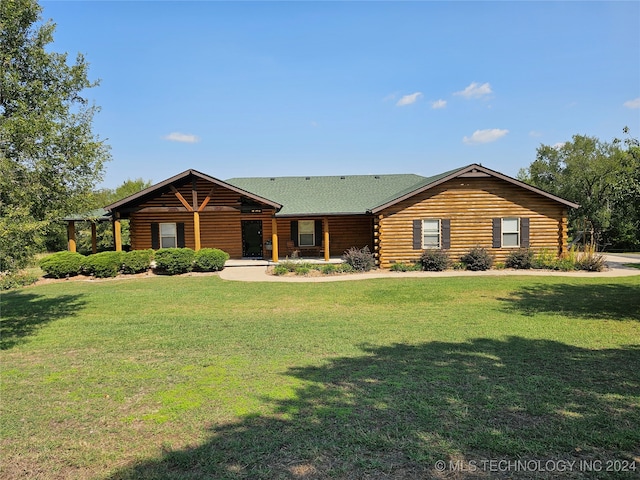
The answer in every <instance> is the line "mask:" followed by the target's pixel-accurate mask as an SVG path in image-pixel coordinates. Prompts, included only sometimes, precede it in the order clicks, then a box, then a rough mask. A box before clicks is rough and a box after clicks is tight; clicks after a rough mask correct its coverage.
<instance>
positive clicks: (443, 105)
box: [431, 100, 447, 110]
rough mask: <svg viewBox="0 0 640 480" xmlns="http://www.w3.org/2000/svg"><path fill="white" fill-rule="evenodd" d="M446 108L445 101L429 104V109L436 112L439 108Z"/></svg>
mask: <svg viewBox="0 0 640 480" xmlns="http://www.w3.org/2000/svg"><path fill="white" fill-rule="evenodd" d="M446 106H447V101H446V100H436V101H435V102H431V108H433V109H434V110H437V109H439V108H445V107H446Z"/></svg>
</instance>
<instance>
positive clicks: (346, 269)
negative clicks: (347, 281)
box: [336, 263, 353, 273]
mask: <svg viewBox="0 0 640 480" xmlns="http://www.w3.org/2000/svg"><path fill="white" fill-rule="evenodd" d="M352 272H353V267H352V266H351V265H349V264H348V263H341V264H340V265H338V266H337V267H336V273H352Z"/></svg>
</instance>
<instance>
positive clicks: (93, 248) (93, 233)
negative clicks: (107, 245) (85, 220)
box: [91, 222, 98, 253]
mask: <svg viewBox="0 0 640 480" xmlns="http://www.w3.org/2000/svg"><path fill="white" fill-rule="evenodd" d="M97 237H98V234H97V231H96V222H91V252H92V253H96V252H97V251H98V238H97Z"/></svg>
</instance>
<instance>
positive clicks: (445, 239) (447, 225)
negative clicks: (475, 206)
mask: <svg viewBox="0 0 640 480" xmlns="http://www.w3.org/2000/svg"><path fill="white" fill-rule="evenodd" d="M441 226H442V227H441V228H442V243H441V246H442V248H443V249H449V248H451V220H449V219H448V218H443V219H442V220H441Z"/></svg>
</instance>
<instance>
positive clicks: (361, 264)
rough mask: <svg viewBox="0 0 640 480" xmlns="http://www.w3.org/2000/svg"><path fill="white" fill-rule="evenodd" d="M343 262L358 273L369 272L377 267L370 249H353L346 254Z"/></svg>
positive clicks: (343, 256)
mask: <svg viewBox="0 0 640 480" xmlns="http://www.w3.org/2000/svg"><path fill="white" fill-rule="evenodd" d="M342 260H344V262H345V263H347V264H349V265H351V267H352V268H353V269H354V270H356V271H358V272H368V271H369V270H371V269H372V268H373V267H375V265H376V260H375V258H374V256H373V254H372V253H371V251H370V250H369V247H363V248H356V247H351V248H350V249H349V250H347V251H346V252H344V254H343V255H342Z"/></svg>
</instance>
